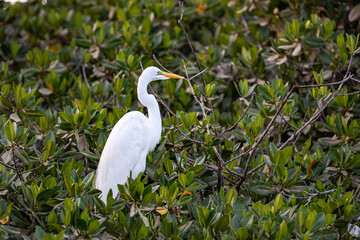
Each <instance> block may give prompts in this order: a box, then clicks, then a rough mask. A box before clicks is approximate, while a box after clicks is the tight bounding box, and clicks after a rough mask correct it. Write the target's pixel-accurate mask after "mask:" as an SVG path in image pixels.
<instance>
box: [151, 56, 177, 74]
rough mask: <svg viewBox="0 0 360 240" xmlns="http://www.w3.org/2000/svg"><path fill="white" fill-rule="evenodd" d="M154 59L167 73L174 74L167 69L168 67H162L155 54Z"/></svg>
mask: <svg viewBox="0 0 360 240" xmlns="http://www.w3.org/2000/svg"><path fill="white" fill-rule="evenodd" d="M152 58H153V59H154V60H155V62H156V63H157V64H158V65H159V66H160V67H161V68H162V69H164V70H165V71H167V72H169V73H172V72H171V71H170V70H168V69H166V67H164V66H163V65H161V63H160V62H159V61H158V60H157V58H156V56H155V54H154V53H153V55H152Z"/></svg>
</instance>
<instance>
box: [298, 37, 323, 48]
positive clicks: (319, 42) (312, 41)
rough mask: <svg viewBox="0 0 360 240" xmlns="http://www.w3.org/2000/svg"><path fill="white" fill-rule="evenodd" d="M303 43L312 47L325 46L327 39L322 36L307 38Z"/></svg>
mask: <svg viewBox="0 0 360 240" xmlns="http://www.w3.org/2000/svg"><path fill="white" fill-rule="evenodd" d="M303 43H304V44H305V45H306V46H308V47H312V48H316V47H322V46H325V41H324V40H323V39H321V38H307V39H305V40H304V42H303Z"/></svg>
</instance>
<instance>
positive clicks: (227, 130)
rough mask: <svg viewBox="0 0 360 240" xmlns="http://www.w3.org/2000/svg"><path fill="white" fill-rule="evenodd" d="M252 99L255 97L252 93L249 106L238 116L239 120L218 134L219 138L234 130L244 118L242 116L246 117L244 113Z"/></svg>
mask: <svg viewBox="0 0 360 240" xmlns="http://www.w3.org/2000/svg"><path fill="white" fill-rule="evenodd" d="M254 97H255V92H253V93H252V95H251V99H250V102H249V105H248V106H247V108H246V109H245V111H244V113H243V114H242V115H241V116H240V118H239V119H238V120H237V121H236V123H234V124H233V125H232V126H230V127H228V128H227V129H225V130H224V131H223V132H222V133H220V134H219V136H220V137H221V136H222V135H224V133H226V132H229V131H232V130H233V129H235V128H236V127H237V125H238V124H239V122H241V120H242V119H243V118H244V116H245V115H246V113H247V112H248V110H249V108H250V106H251V104H252V102H253V101H254Z"/></svg>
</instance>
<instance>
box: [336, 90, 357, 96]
mask: <svg viewBox="0 0 360 240" xmlns="http://www.w3.org/2000/svg"><path fill="white" fill-rule="evenodd" d="M359 93H360V91H356V92H351V93H341V94H339V93H337V94H335V97H340V96H351V95H355V94H359Z"/></svg>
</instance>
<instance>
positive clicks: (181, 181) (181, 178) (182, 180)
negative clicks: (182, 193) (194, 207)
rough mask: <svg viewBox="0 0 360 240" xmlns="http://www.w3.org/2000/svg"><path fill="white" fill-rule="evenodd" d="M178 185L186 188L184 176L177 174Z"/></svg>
mask: <svg viewBox="0 0 360 240" xmlns="http://www.w3.org/2000/svg"><path fill="white" fill-rule="evenodd" d="M179 183H180V184H181V186H183V187H184V188H185V186H186V175H185V174H183V173H180V174H179Z"/></svg>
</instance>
